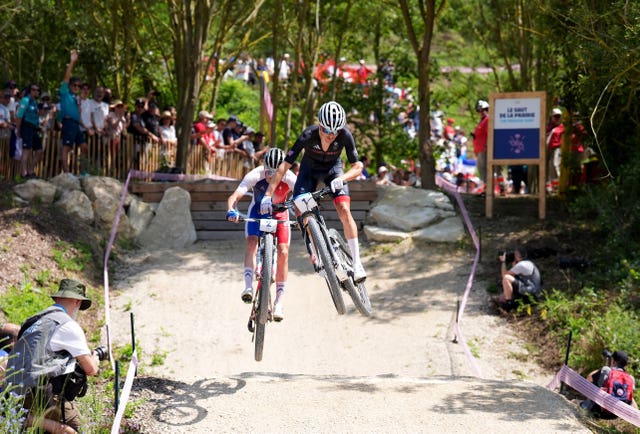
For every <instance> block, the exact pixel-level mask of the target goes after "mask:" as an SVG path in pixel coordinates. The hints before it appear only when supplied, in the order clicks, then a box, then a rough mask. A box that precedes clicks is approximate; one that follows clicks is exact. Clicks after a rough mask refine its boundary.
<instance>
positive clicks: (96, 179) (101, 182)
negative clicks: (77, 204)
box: [81, 176, 131, 207]
mask: <svg viewBox="0 0 640 434" xmlns="http://www.w3.org/2000/svg"><path fill="white" fill-rule="evenodd" d="M81 185H82V189H83V190H84V192H85V193H86V194H87V196H89V199H91V202H94V201H95V200H96V199H97V198H98V197H103V196H105V195H106V196H109V197H111V198H113V199H115V201H116V202H117V203H120V197H121V196H122V188H123V185H122V183H121V182H120V181H118V180H117V179H114V178H109V177H106V176H85V177H83V178H82V180H81ZM130 202H131V197H130V196H129V195H127V197H126V198H125V202H124V206H125V207H127V206H129V203H130Z"/></svg>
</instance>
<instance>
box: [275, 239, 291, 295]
mask: <svg viewBox="0 0 640 434" xmlns="http://www.w3.org/2000/svg"><path fill="white" fill-rule="evenodd" d="M288 274H289V243H286V244H278V270H277V271H276V303H278V302H279V301H281V297H282V295H283V293H284V287H285V284H286V282H287V275H288Z"/></svg>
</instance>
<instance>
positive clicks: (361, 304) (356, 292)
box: [329, 229, 371, 316]
mask: <svg viewBox="0 0 640 434" xmlns="http://www.w3.org/2000/svg"><path fill="white" fill-rule="evenodd" d="M329 238H331V239H332V240H335V242H336V247H335V248H336V251H337V252H338V255H339V256H340V257H341V258H342V260H343V261H345V262H346V263H347V265H348V266H349V268H351V269H352V270H353V258H352V257H351V250H350V249H349V245H348V244H347V242H346V241H345V240H344V238H343V237H342V235H340V232H338V231H337V230H335V229H329ZM343 285H344V287H345V289H346V290H347V292H348V293H349V296H350V297H351V300H353V304H354V305H355V307H356V309H358V312H360V314H362V315H364V316H371V300H370V299H369V293H368V292H367V287H366V286H365V284H364V282H360V283H355V282H354V281H353V275H352V276H351V277H350V278H349V279H347V280H345V281H344V282H343Z"/></svg>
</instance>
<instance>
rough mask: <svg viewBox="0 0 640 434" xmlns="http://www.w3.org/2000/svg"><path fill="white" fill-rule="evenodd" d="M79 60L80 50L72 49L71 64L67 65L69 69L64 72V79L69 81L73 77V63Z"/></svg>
mask: <svg viewBox="0 0 640 434" xmlns="http://www.w3.org/2000/svg"><path fill="white" fill-rule="evenodd" d="M77 60H78V52H77V51H76V50H71V57H70V60H69V64H68V65H67V70H66V71H65V72H64V79H63V81H64V82H66V83H69V79H70V78H71V72H73V65H74V64H75V63H76V61H77Z"/></svg>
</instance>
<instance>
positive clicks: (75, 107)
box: [60, 50, 89, 175]
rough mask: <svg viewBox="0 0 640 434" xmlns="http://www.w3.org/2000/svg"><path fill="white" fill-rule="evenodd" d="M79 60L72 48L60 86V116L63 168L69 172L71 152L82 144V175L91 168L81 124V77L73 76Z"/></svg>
mask: <svg viewBox="0 0 640 434" xmlns="http://www.w3.org/2000/svg"><path fill="white" fill-rule="evenodd" d="M77 61H78V52H77V51H76V50H71V58H70V62H69V65H68V66H67V70H66V71H65V73H64V78H63V80H62V85H61V86H60V115H61V116H60V117H61V119H62V170H63V172H65V173H69V172H70V171H69V161H68V160H69V152H70V151H71V149H72V148H73V147H74V146H80V175H87V174H88V170H89V159H88V154H89V148H88V146H87V141H86V138H85V136H84V133H83V131H82V130H81V125H80V122H81V120H80V102H79V99H78V95H77V94H78V92H79V91H80V79H79V78H78V77H71V72H72V71H73V66H74V65H75V63H76V62H77Z"/></svg>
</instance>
